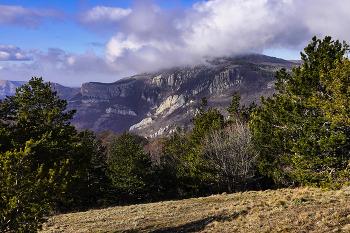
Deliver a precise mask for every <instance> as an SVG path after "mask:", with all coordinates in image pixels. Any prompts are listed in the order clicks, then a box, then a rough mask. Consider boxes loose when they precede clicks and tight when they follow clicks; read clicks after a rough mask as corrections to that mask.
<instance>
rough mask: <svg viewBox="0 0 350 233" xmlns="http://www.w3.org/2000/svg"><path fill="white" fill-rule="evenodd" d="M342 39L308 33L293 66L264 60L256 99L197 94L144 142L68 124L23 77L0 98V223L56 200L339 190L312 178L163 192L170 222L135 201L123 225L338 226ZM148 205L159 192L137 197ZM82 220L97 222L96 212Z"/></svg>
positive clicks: (343, 159) (345, 179) (80, 204)
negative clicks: (197, 100) (265, 78)
mask: <svg viewBox="0 0 350 233" xmlns="http://www.w3.org/2000/svg"><path fill="white" fill-rule="evenodd" d="M348 50H349V47H348V45H347V44H346V43H345V42H344V43H343V44H341V43H340V42H339V41H333V40H332V39H331V38H330V37H326V38H325V39H324V40H319V39H317V38H316V37H314V38H313V39H312V41H311V43H310V44H309V45H308V46H307V47H306V48H305V54H304V53H302V54H301V55H302V59H303V64H302V65H301V67H294V68H293V75H291V74H289V73H286V70H285V69H281V70H280V71H279V72H276V80H277V82H276V91H277V92H276V93H275V94H274V95H273V96H272V97H270V98H267V99H264V98H263V97H262V105H261V106H259V107H257V106H256V105H255V104H254V103H252V104H251V105H250V106H249V107H245V106H241V105H240V95H239V94H237V93H235V94H234V95H233V98H232V103H231V104H230V105H229V106H228V107H227V108H226V109H227V111H228V113H229V114H230V118H225V117H224V115H223V114H222V113H221V112H220V111H219V110H218V109H216V108H211V107H209V106H208V103H207V100H206V98H204V97H203V98H202V103H201V105H200V106H198V109H197V114H196V115H195V116H194V117H193V118H192V119H191V122H192V123H193V128H192V129H191V131H190V132H186V131H185V130H183V129H179V130H178V131H177V132H175V133H174V134H173V135H171V136H168V137H165V138H162V139H160V140H158V141H153V142H149V141H148V140H147V139H145V138H143V137H141V136H139V135H135V134H132V133H128V132H124V133H123V134H121V135H116V137H114V138H113V135H112V134H108V133H107V134H106V133H105V132H104V133H102V135H105V136H102V137H101V138H100V139H101V140H100V139H99V136H96V135H95V134H94V133H93V132H90V131H88V130H85V131H82V132H79V131H77V130H76V129H75V127H74V126H73V125H71V124H70V120H71V119H72V118H73V115H74V113H75V111H66V106H67V102H66V101H65V100H61V99H60V98H59V97H58V96H57V93H56V92H53V91H52V90H51V86H50V84H49V83H48V84H45V83H43V80H42V79H41V78H40V79H37V78H32V79H31V80H30V81H29V83H28V84H24V85H23V86H22V87H20V88H18V89H17V90H16V94H15V95H14V96H7V97H6V98H5V100H0V231H1V232H36V231H37V230H38V229H41V226H42V224H43V223H44V222H46V220H48V217H49V216H51V215H52V214H53V213H54V212H57V211H59V212H65V213H67V212H75V211H78V210H86V209H91V208H93V207H95V208H99V207H101V206H116V205H128V204H139V203H150V202H157V201H165V200H175V199H176V200H180V199H185V198H196V197H197V198H198V197H200V196H210V195H212V194H217V193H223V192H227V193H238V192H242V191H247V190H265V189H273V188H276V187H279V188H281V187H301V186H309V187H321V188H323V189H329V190H336V189H339V190H341V191H338V192H336V191H334V192H335V193H329V194H327V195H329V197H328V199H327V198H326V199H327V200H326V199H325V200H324V198H325V197H321V196H322V195H321V193H320V190H318V191H317V190H313V189H302V190H301V191H300V190H299V191H298V190H297V191H294V190H289V191H288V190H284V191H278V192H276V191H271V192H266V193H263V194H261V195H262V196H261V195H258V194H259V193H254V192H252V193H247V194H246V195H243V196H242V195H241V194H234V195H233V196H229V197H226V196H225V197H221V196H220V198H223V199H220V198H219V197H211V198H209V199H208V200H207V199H206V198H204V199H203V198H202V199H191V200H186V201H183V202H181V201H180V202H166V203H176V204H174V205H179V206H180V207H176V210H175V208H174V211H175V213H176V214H178V216H170V217H169V216H168V217H169V219H167V222H169V221H170V222H171V224H170V225H166V224H165V223H162V221H163V220H162V218H159V217H154V218H153V217H152V216H153V214H154V212H152V211H153V210H149V211H150V213H149V214H146V213H145V214H144V215H142V216H143V217H137V216H139V214H140V213H143V212H142V211H141V210H140V211H141V212H138V215H137V216H136V217H133V218H134V220H135V219H136V220H137V219H138V220H140V222H141V223H142V222H144V224H146V225H144V226H143V225H142V226H143V227H144V228H140V227H141V225H140V226H139V225H137V226H136V225H134V226H129V225H128V220H125V221H126V223H127V224H126V226H127V227H128V228H130V230H131V229H132V228H133V227H135V226H136V227H137V231H140V230H144V231H152V230H151V229H158V230H161V231H166V230H168V231H187V230H191V229H187V228H186V227H189V228H191V227H199V230H205V229H207V227H209V226H216V227H221V226H223V227H224V225H225V224H231V223H232V224H233V225H231V226H230V227H229V228H230V229H231V228H232V229H234V228H235V227H238V228H237V229H239V230H240V231H242V229H244V228H245V227H246V228H247V231H253V230H254V229H256V231H260V230H267V231H268V228H269V227H270V228H271V230H274V231H275V228H278V229H281V230H285V231H293V230H295V229H294V228H291V227H292V226H296V227H299V228H305V229H306V228H307V227H308V226H311V225H312V227H315V228H316V231H319V230H324V229H327V228H326V227H339V228H340V229H341V228H342V227H343V226H337V224H340V225H341V224H345V223H347V221H348V219H347V218H348V217H347V216H348V215H347V213H348V212H347V211H349V209H344V208H347V207H346V205H347V204H346V203H345V200H346V195H347V190H348V189H346V188H343V187H347V186H348V185H349V183H350V182H349V181H350V87H349V83H350V61H349V59H347V58H346V54H347V53H348ZM100 136H101V135H100ZM111 139H112V140H111ZM104 142H105V143H104ZM147 148H148V149H147ZM342 188H343V189H342ZM295 192H296V193H295ZM265 194H266V195H271V197H268V196H266V195H265ZM264 195H265V196H264ZM318 195H320V196H318ZM336 195H339V197H338V198H339V199H334V198H335V197H333V196H336ZM298 196H301V197H300V198H299V197H298ZM241 197H243V199H240V198H241ZM230 198H232V199H230ZM244 198H245V199H244ZM320 198H321V199H320ZM333 199H334V200H333ZM193 200H197V202H196V201H193ZM198 200H200V201H198ZM204 200H206V201H205V202H204V203H207V204H203V203H202V202H203V201H204ZM215 200H217V201H216V202H217V205H218V206H214V203H215ZM342 200H343V202H344V203H342ZM227 201H229V202H227ZM212 202H214V203H212ZM182 203H184V204H182ZM188 203H189V205H187V204H188ZM200 203H202V204H200ZM220 203H221V204H220ZM326 203H328V204H329V205H330V206H328V204H327V205H325V204H326ZM340 204H341V209H339V210H337V211H335V212H334V208H338V206H339V205H340ZM152 205H154V208H156V209H157V208H158V207H157V205H162V204H149V205H146V206H152ZM141 206H143V205H141ZM181 206H183V207H181ZM220 206H222V207H220ZM325 206H328V207H325ZM209 207H212V208H213V209H210V208H209ZM311 207H312V210H308V208H311ZM315 207H317V208H318V209H317V208H315ZM120 208H121V209H120ZM120 208H119V209H118V208H116V210H123V208H122V207H120ZM125 208H126V210H125V211H127V210H128V208H131V207H125ZM137 208H138V207H137ZM145 208H146V207H145ZM151 208H152V207H150V209H151ZM159 208H161V207H159ZM177 208H179V209H177ZM201 208H203V209H201ZM322 208H333V212H329V210H328V212H327V211H326V209H322ZM339 208H340V207H339ZM224 209H225V210H224ZM289 210H290V211H289ZM159 211H160V212H162V211H168V212H169V211H170V210H169V209H167V210H161V209H160V210H159ZM177 211H179V212H177ZM182 211H183V213H182ZM315 211H317V212H315ZM285 212H286V214H284V213H285ZM170 213H172V212H171V211H170ZM326 213H328V214H329V213H330V217H329V216H328V215H327V214H326ZM167 214H168V213H167ZM274 215H277V216H275V217H273V216H274ZM121 216H122V215H121ZM140 216H141V215H140ZM181 216H182V217H181ZM283 216H285V217H283ZM56 218H57V217H56ZM56 218H54V219H56ZM86 218H87V217H86ZM86 218H85V219H84V220H83V221H85V222H86V221H87V220H86ZM113 218H114V217H113ZM117 218H119V217H117ZM149 218H151V219H149ZM255 218H257V219H259V220H256V219H255ZM157 219H158V220H159V221H160V223H157V222H158V220H157ZM251 219H253V220H251ZM51 220H52V219H51ZM105 220H106V219H105ZM134 220H133V221H134ZM141 220H142V221H141ZM314 220H315V221H316V220H317V221H316V222H318V223H317V224H316V222H314ZM55 221H56V220H55ZM55 221H54V222H55ZM89 221H90V220H89ZM91 221H92V222H94V223H93V224H95V225H96V224H99V220H98V218H96V217H95V219H94V220H91ZM101 221H103V220H101ZM106 221H107V220H106ZM118 221H119V220H118ZM123 221H124V220H123ZM266 221H269V222H271V221H272V222H274V221H276V223H271V224H272V225H271V224H270V223H269V224H270V225H269V224H267V223H266ZM307 221H309V222H307ZM277 222H279V223H280V224H277ZM281 223H285V225H283V224H281ZM51 224H52V221H51ZM137 224H139V222H138V223H137ZM147 224H151V225H149V226H148V225H147ZM157 224H158V225H157ZM173 224H175V225H173ZM240 224H241V225H240ZM247 224H248V225H247ZM273 224H275V225H273ZM313 224H316V225H313ZM322 224H323V225H322ZM66 225H67V224H66ZM112 225H113V224H111V227H112ZM203 225H205V226H203ZM123 227H124V226H123ZM147 227H148V228H147ZM248 227H255V228H254V229H250V230H249V229H248ZM288 227H289V228H288ZM114 228H116V229H119V226H114ZM182 228H186V229H185V230H182ZM272 228H274V229H272ZM299 228H298V229H299ZM122 229H124V228H122ZM125 229H126V228H125ZM210 229H211V228H208V229H207V230H208V231H209V230H210ZM213 229H214V228H213ZM76 230H78V228H77V229H76ZM223 230H224V229H223ZM307 230H308V229H307ZM218 231H221V230H220V229H219V230H218ZM230 231H231V230H230Z"/></svg>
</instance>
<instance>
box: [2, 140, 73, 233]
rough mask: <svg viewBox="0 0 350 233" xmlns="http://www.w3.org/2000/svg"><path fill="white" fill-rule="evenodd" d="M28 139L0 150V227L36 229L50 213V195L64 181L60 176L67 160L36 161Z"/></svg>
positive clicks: (6, 229)
mask: <svg viewBox="0 0 350 233" xmlns="http://www.w3.org/2000/svg"><path fill="white" fill-rule="evenodd" d="M38 143H40V142H34V141H33V140H30V141H28V142H27V143H26V145H25V148H24V149H23V150H19V151H17V150H13V151H7V152H2V153H0V231H1V232H36V231H37V229H40V228H41V224H42V223H43V222H45V219H44V217H45V216H49V215H51V214H52V205H51V201H52V197H53V196H59V195H60V194H61V193H62V192H63V191H64V190H65V185H66V183H67V181H66V180H62V176H64V175H65V173H66V171H67V168H68V167H69V162H68V161H67V162H66V163H61V164H60V165H55V166H54V167H51V168H50V171H49V172H45V170H47V168H46V167H45V164H40V165H39V166H37V168H36V169H33V167H34V166H33V165H37V164H36V162H35V161H34V159H33V158H34V156H33V152H32V150H31V149H32V148H34V147H35V146H36V144H38Z"/></svg>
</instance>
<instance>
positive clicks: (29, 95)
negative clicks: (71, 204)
mask: <svg viewBox="0 0 350 233" xmlns="http://www.w3.org/2000/svg"><path fill="white" fill-rule="evenodd" d="M66 105H67V103H66V101H65V100H61V99H59V97H58V96H57V95H56V92H52V90H51V87H50V84H49V83H48V84H44V83H43V80H42V79H41V78H40V79H37V78H32V79H31V80H30V81H29V83H28V84H24V85H23V86H22V87H20V88H18V89H17V90H16V94H15V95H14V96H8V97H6V99H5V100H0V122H1V123H0V138H1V142H0V155H1V158H0V159H1V162H2V165H1V175H0V176H1V177H0V179H1V180H0V183H1V184H2V187H1V189H0V197H1V202H2V206H3V208H4V209H2V211H3V212H2V213H1V214H2V216H1V217H0V219H2V220H4V219H6V220H4V221H5V222H4V223H3V224H2V226H6V227H5V228H4V229H5V230H9V231H27V230H24V229H28V231H29V230H30V231H33V230H34V229H36V228H38V227H39V226H40V224H41V223H42V222H43V216H44V215H48V214H49V213H48V212H49V211H50V210H51V209H52V207H53V206H54V203H60V202H61V201H62V200H64V199H65V197H64V196H65V195H64V192H65V191H67V184H69V183H70V182H71V181H72V180H74V179H75V178H76V177H77V176H78V173H79V170H78V169H77V163H76V162H77V161H78V160H77V157H76V156H75V155H76V142H77V141H78V138H77V137H76V131H75V128H74V127H73V126H71V125H70V124H69V120H70V119H71V118H72V117H73V114H74V111H71V112H66V111H65V110H66ZM34 193H35V194H34ZM34 195H37V197H34ZM15 202H16V203H17V204H14V203H15ZM7 222H11V224H10V225H6V224H7Z"/></svg>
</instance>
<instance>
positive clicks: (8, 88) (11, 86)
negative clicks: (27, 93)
mask: <svg viewBox="0 0 350 233" xmlns="http://www.w3.org/2000/svg"><path fill="white" fill-rule="evenodd" d="M25 83H27V82H24V81H9V80H0V99H4V98H5V97H6V95H13V94H15V93H16V88H17V87H20V86H22V84H25Z"/></svg>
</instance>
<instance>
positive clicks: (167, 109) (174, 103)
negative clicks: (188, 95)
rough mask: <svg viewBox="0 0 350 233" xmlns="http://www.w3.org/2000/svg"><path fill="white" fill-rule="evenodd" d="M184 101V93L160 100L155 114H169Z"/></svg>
mask: <svg viewBox="0 0 350 233" xmlns="http://www.w3.org/2000/svg"><path fill="white" fill-rule="evenodd" d="M185 103H186V100H185V97H184V95H180V96H178V95H173V96H169V97H168V98H167V99H166V100H165V101H164V102H162V103H161V104H160V105H159V107H158V108H156V113H155V115H156V116H157V115H159V114H164V115H169V114H171V113H173V112H174V111H175V110H176V109H178V108H180V107H182V106H183V105H184V104H185Z"/></svg>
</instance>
